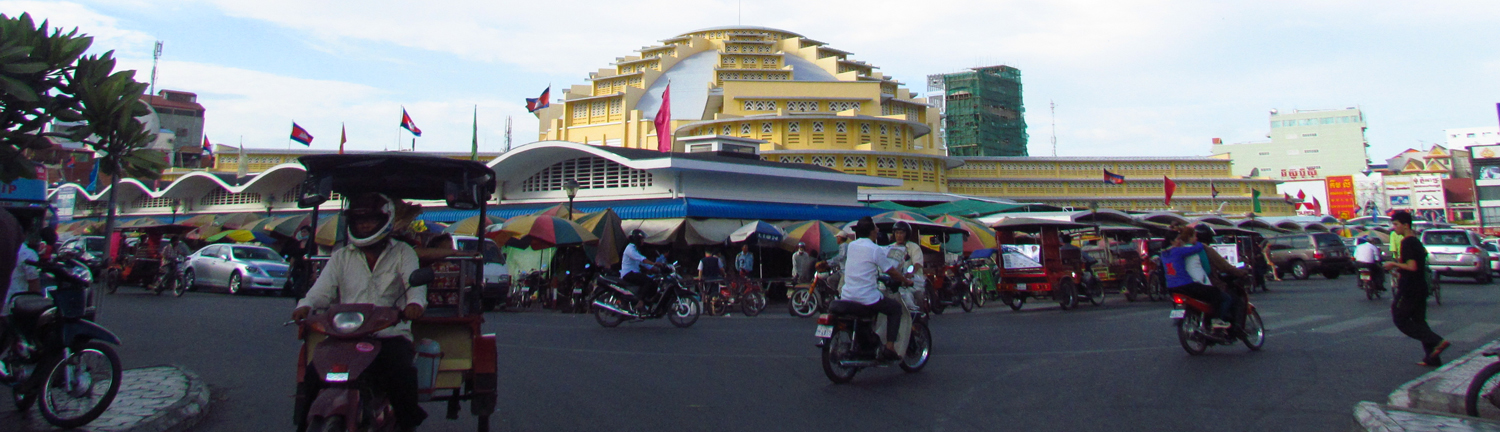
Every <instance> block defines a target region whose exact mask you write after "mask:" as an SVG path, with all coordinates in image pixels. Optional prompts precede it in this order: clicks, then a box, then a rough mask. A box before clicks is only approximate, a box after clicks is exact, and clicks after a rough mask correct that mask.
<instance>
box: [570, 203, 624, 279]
mask: <svg viewBox="0 0 1500 432" xmlns="http://www.w3.org/2000/svg"><path fill="white" fill-rule="evenodd" d="M576 222H578V225H579V226H582V227H583V228H584V229H587V230H589V232H590V233H593V234H594V237H598V238H599V243H596V244H594V245H590V246H584V251H585V252H586V253H588V254H589V255H590V256H592V257H594V263H595V264H597V265H599V266H600V267H610V266H613V265H615V264H617V263H619V262H620V250H621V249H624V248H625V242H626V240H625V230H624V228H622V227H621V226H620V224H621V220H620V215H618V214H615V211H614V209H604V210H600V211H597V212H593V213H589V214H585V215H579V216H578V220H577V221H576Z"/></svg>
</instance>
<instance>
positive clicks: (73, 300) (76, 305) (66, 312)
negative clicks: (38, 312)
mask: <svg viewBox="0 0 1500 432" xmlns="http://www.w3.org/2000/svg"><path fill="white" fill-rule="evenodd" d="M52 303H53V304H54V305H56V306H57V312H58V313H60V314H62V316H63V318H81V317H83V313H84V309H86V308H87V307H88V295H87V291H85V290H84V289H83V288H63V287H58V288H57V289H56V290H53V291H52Z"/></svg>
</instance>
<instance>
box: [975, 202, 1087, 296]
mask: <svg viewBox="0 0 1500 432" xmlns="http://www.w3.org/2000/svg"><path fill="white" fill-rule="evenodd" d="M990 227H991V228H994V229H995V233H996V240H997V241H998V243H999V244H1000V249H1001V257H1000V259H999V262H1000V266H999V267H1000V277H999V282H998V285H999V291H1000V301H1001V302H1004V303H1005V304H1006V305H1008V306H1010V308H1011V309H1012V310H1021V307H1022V306H1023V305H1025V303H1026V300H1027V299H1030V298H1050V299H1051V300H1053V301H1056V302H1057V304H1058V306H1060V307H1062V309H1063V310H1068V309H1072V308H1073V307H1074V306H1077V305H1078V300H1079V298H1080V297H1082V298H1083V299H1084V300H1088V301H1089V302H1090V303H1093V304H1095V305H1099V304H1102V303H1103V302H1104V290H1103V286H1102V284H1097V283H1095V284H1088V285H1085V283H1084V282H1085V279H1086V275H1087V274H1088V272H1087V271H1086V269H1085V266H1084V260H1083V254H1082V250H1080V249H1077V248H1067V250H1064V249H1065V248H1064V245H1063V244H1062V241H1061V237H1060V235H1061V234H1063V233H1066V232H1070V231H1073V232H1081V231H1083V230H1092V229H1093V226H1091V225H1087V224H1081V223H1077V222H1068V221H1059V220H1049V219H1037V218H1028V217H1008V218H1004V219H1001V220H1000V221H999V222H997V223H995V224H994V225H991V226H990ZM1086 286H1087V287H1088V288H1085V287H1086Z"/></svg>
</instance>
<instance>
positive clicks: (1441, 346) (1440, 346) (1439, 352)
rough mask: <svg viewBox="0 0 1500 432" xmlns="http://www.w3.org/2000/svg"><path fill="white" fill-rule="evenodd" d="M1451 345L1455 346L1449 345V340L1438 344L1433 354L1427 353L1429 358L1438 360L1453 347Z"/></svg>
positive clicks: (1433, 349) (1433, 348)
mask: <svg viewBox="0 0 1500 432" xmlns="http://www.w3.org/2000/svg"><path fill="white" fill-rule="evenodd" d="M1451 345H1453V344H1451V343H1448V341H1447V340H1444V341H1442V342H1439V343H1438V344H1437V346H1435V347H1432V352H1430V353H1427V358H1433V359H1435V358H1437V357H1438V356H1439V355H1442V354H1443V350H1445V349H1448V347H1449V346H1451Z"/></svg>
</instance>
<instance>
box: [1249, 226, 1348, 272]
mask: <svg viewBox="0 0 1500 432" xmlns="http://www.w3.org/2000/svg"><path fill="white" fill-rule="evenodd" d="M1269 241H1270V243H1271V263H1273V264H1275V265H1276V274H1277V275H1278V276H1281V275H1285V274H1288V273H1290V274H1291V275H1292V277H1295V278H1297V279H1307V278H1308V277H1311V276H1312V275H1313V274H1315V273H1322V274H1323V277H1326V278H1329V279H1337V278H1338V277H1339V275H1340V274H1343V273H1344V272H1346V271H1352V270H1353V269H1354V258H1353V256H1351V254H1350V253H1349V249H1348V248H1347V247H1346V246H1345V245H1344V240H1343V239H1342V238H1340V237H1339V236H1337V235H1334V234H1329V233H1326V232H1323V233H1302V234H1288V235H1284V236H1279V237H1273V238H1271V239H1270V240H1269Z"/></svg>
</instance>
